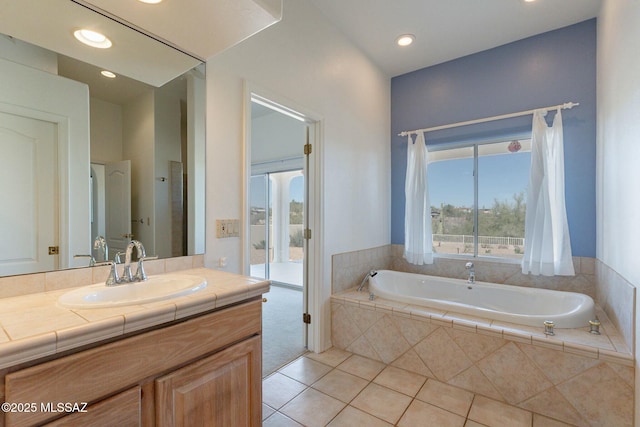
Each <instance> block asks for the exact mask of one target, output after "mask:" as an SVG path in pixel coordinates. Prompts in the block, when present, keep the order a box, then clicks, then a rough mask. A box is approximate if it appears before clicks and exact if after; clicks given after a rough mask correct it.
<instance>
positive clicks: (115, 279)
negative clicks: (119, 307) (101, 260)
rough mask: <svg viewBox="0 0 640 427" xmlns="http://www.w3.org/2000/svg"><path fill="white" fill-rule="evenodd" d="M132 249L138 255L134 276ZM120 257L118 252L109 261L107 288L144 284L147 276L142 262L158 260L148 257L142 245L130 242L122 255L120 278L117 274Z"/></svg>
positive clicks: (155, 257)
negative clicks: (137, 283) (122, 267)
mask: <svg viewBox="0 0 640 427" xmlns="http://www.w3.org/2000/svg"><path fill="white" fill-rule="evenodd" d="M133 249H135V250H136V254H137V255H138V268H137V270H136V274H135V275H134V274H132V273H131V259H132V257H133ZM122 255H123V254H122V252H118V253H117V254H116V255H115V256H114V260H113V261H109V263H110V264H111V271H110V272H109V277H108V278H107V281H106V282H105V284H106V285H107V286H116V285H122V284H125V283H133V282H144V281H145V280H147V274H146V273H145V271H144V264H143V262H144V261H146V260H149V259H157V258H158V256H149V257H148V256H147V254H146V252H145V250H144V246H143V245H142V243H141V242H139V241H137V240H132V241H131V242H129V244H128V245H127V249H126V251H125V253H124V271H123V273H122V276H120V275H119V274H118V264H119V263H120V262H121V259H122Z"/></svg>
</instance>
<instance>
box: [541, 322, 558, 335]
mask: <svg viewBox="0 0 640 427" xmlns="http://www.w3.org/2000/svg"><path fill="white" fill-rule="evenodd" d="M554 326H555V322H554V321H553V320H545V321H544V334H545V335H555V334H556V333H555V332H553V327H554Z"/></svg>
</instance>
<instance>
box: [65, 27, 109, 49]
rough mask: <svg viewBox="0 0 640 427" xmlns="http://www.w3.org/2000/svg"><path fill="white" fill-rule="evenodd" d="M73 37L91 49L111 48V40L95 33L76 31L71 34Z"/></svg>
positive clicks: (83, 30)
mask: <svg viewBox="0 0 640 427" xmlns="http://www.w3.org/2000/svg"><path fill="white" fill-rule="evenodd" d="M73 36H74V37H75V38H76V39H78V41H80V42H82V43H84V44H86V45H88V46H91V47H97V48H98V49H107V48H110V47H111V46H112V43H111V40H109V39H108V38H107V36H105V35H104V34H102V33H98V32H97V31H91V30H86V29H82V30H76V31H74V32H73Z"/></svg>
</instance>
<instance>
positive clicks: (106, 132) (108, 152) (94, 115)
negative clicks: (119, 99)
mask: <svg viewBox="0 0 640 427" xmlns="http://www.w3.org/2000/svg"><path fill="white" fill-rule="evenodd" d="M89 102H90V109H91V111H90V114H91V115H90V119H91V161H92V162H95V163H108V162H119V161H120V160H124V159H123V158H122V150H123V148H122V106H121V105H118V104H113V103H111V102H107V101H104V100H102V99H98V98H91V99H90V100H89Z"/></svg>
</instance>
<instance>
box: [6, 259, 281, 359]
mask: <svg viewBox="0 0 640 427" xmlns="http://www.w3.org/2000/svg"><path fill="white" fill-rule="evenodd" d="M176 273H179V274H189V275H195V276H201V277H204V278H205V279H206V280H207V287H206V288H204V289H202V290H201V291H198V292H196V293H193V294H191V295H187V296H182V297H178V298H171V299H167V300H163V301H157V302H153V303H149V304H142V305H127V306H119V307H109V308H95V309H67V308H63V307H61V306H60V305H58V303H57V300H58V298H59V297H60V295H62V294H64V293H66V292H68V291H69V290H70V289H62V290H56V291H50V292H41V293H35V294H29V295H23V296H17V297H11V298H3V299H0V327H1V329H0V369H2V368H6V367H9V366H13V365H17V364H20V363H24V362H28V361H32V360H36V359H40V358H43V357H46V356H50V355H53V354H56V353H61V352H64V351H68V350H72V349H74V348H77V347H81V346H84V345H87V344H92V343H96V342H100V341H103V340H106V339H111V338H114V337H118V336H121V335H125V334H129V333H130V332H135V331H139V330H142V329H146V328H150V327H153V326H158V325H161V324H163V323H167V322H172V321H174V320H179V319H183V318H185V317H188V316H192V315H196V314H199V313H203V312H205V311H209V310H213V309H215V308H221V307H224V306H227V305H230V304H233V303H236V302H240V301H243V300H246V299H249V298H252V297H256V296H260V295H261V294H263V293H265V292H269V285H270V282H269V281H268V280H267V281H265V280H260V279H253V278H250V277H246V276H241V275H238V274H232V273H227V272H223V271H219V270H211V269H207V268H196V269H190V270H182V271H179V272H176Z"/></svg>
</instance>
